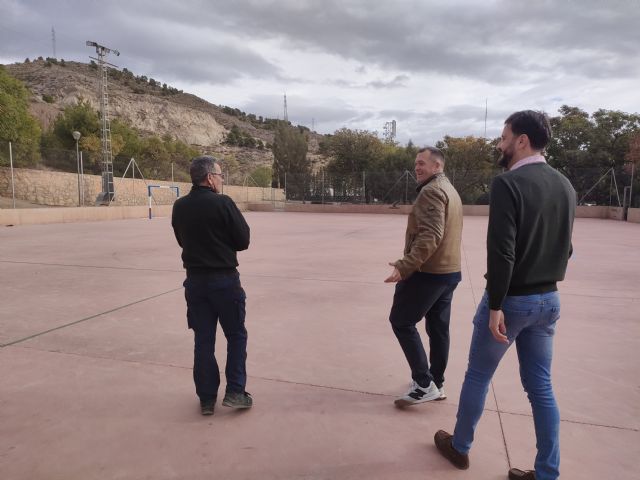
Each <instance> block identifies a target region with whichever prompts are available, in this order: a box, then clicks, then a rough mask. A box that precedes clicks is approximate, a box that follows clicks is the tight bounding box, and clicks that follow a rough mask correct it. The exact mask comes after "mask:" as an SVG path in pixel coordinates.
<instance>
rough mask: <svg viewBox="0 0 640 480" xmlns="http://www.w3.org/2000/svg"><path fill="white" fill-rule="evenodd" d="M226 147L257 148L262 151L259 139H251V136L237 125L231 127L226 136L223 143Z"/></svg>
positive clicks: (261, 143)
mask: <svg viewBox="0 0 640 480" xmlns="http://www.w3.org/2000/svg"><path fill="white" fill-rule="evenodd" d="M224 143H226V144H227V145H237V146H238V147H248V148H257V149H258V150H262V149H263V148H264V143H263V142H262V140H260V139H259V138H253V137H252V136H251V135H249V134H248V133H246V132H245V131H243V130H241V129H240V128H239V127H238V126H237V125H234V126H233V127H231V130H230V131H229V133H228V134H227V137H226V139H225V142H224Z"/></svg>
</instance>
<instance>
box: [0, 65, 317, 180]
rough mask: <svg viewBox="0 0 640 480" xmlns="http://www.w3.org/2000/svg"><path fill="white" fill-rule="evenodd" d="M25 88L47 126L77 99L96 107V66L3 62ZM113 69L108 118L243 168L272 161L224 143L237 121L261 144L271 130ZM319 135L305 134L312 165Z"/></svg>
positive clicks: (263, 154)
mask: <svg viewBox="0 0 640 480" xmlns="http://www.w3.org/2000/svg"><path fill="white" fill-rule="evenodd" d="M5 67H6V69H7V71H8V72H9V73H10V74H11V75H13V76H14V77H16V78H18V79H20V80H21V81H23V82H24V83H25V85H26V86H27V87H28V88H29V89H30V91H31V92H32V94H33V96H32V99H31V106H30V110H31V113H32V114H33V115H34V116H35V117H36V118H38V119H39V120H40V122H41V123H42V125H43V127H44V129H47V128H48V127H49V126H50V125H51V123H52V122H53V120H54V119H55V118H56V116H57V115H58V114H59V113H60V112H61V111H62V110H63V109H64V107H65V106H67V105H71V104H75V103H76V102H77V101H78V99H80V98H82V99H85V100H87V101H89V102H90V103H91V105H92V106H93V107H94V108H95V109H96V110H99V108H100V107H99V100H98V70H97V68H95V65H93V66H92V65H90V64H84V63H78V62H64V63H61V62H58V63H51V62H47V61H45V60H35V61H32V62H28V63H16V64H12V65H6V66H5ZM119 73H120V72H113V74H112V78H110V79H109V107H110V108H109V110H110V116H111V118H112V119H113V118H120V119H122V120H124V121H126V122H127V123H129V124H130V125H131V126H132V127H134V128H135V129H137V130H138V131H139V132H140V133H141V134H143V135H145V134H146V135H158V136H162V135H165V134H168V135H171V136H172V137H174V138H178V139H179V140H182V141H183V142H185V143H188V144H190V145H193V146H195V147H197V148H199V149H200V150H201V151H203V152H206V153H211V154H219V155H223V156H224V155H233V156H235V157H236V158H238V160H240V163H241V164H242V165H245V166H246V168H253V167H255V166H258V165H271V164H272V162H273V154H272V152H271V151H270V150H269V149H262V150H259V149H253V148H243V147H235V146H231V145H227V144H225V143H224V140H225V137H226V134H227V133H228V131H229V130H230V129H231V128H232V127H233V126H234V125H236V126H237V127H238V128H240V129H241V130H242V131H244V132H245V133H247V134H249V135H251V136H252V137H254V138H255V139H259V140H261V141H262V142H264V143H265V144H267V143H272V142H273V135H274V134H273V131H272V130H268V129H265V128H257V127H256V126H254V125H253V124H252V123H250V122H245V121H243V120H241V119H239V118H237V117H236V116H233V115H228V114H226V113H225V112H224V111H223V108H222V107H220V106H217V105H213V104H211V103H209V102H207V101H205V100H203V99H201V98H199V97H196V96H195V95H191V94H188V93H183V92H178V91H176V90H175V89H169V90H167V89H166V88H165V89H163V88H161V86H160V85H157V86H153V85H149V84H148V83H146V82H144V83H140V82H136V81H135V78H134V77H132V76H129V77H127V76H126V75H121V74H119ZM320 138H321V136H320V135H316V134H313V133H311V134H310V136H309V157H310V159H311V160H312V163H313V164H322V163H324V161H325V159H324V158H323V157H322V156H321V155H318V140H319V139H320Z"/></svg>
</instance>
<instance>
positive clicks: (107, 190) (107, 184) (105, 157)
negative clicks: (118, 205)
mask: <svg viewBox="0 0 640 480" xmlns="http://www.w3.org/2000/svg"><path fill="white" fill-rule="evenodd" d="M87 47H95V48H96V54H97V55H98V58H93V57H89V58H91V59H93V60H97V61H98V75H99V77H98V78H99V87H98V88H99V96H100V123H101V131H100V143H101V146H102V192H101V193H100V194H99V195H98V198H97V199H96V203H101V204H109V203H111V201H112V200H113V197H114V196H115V189H114V185H113V157H112V154H111V123H110V122H109V93H108V91H107V66H112V67H116V66H115V65H112V64H110V63H108V62H106V61H105V60H104V57H106V56H107V55H108V54H109V53H113V54H114V55H115V56H119V55H120V52H119V51H118V50H113V49H111V48H107V47H105V46H103V45H98V44H97V43H96V42H90V41H87ZM116 68H117V67H116Z"/></svg>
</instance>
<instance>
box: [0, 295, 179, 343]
mask: <svg viewBox="0 0 640 480" xmlns="http://www.w3.org/2000/svg"><path fill="white" fill-rule="evenodd" d="M178 290H182V287H178V288H172V289H171V290H167V291H166V292H162V293H158V294H156V295H151V296H150V297H146V298H142V299H140V300H136V301H135V302H131V303H127V304H126V305H120V306H119V307H116V308H112V309H111V310H107V311H105V312H100V313H96V314H95V315H91V316H89V317H85V318H81V319H80V320H75V321H73V322H69V323H65V324H64V325H58V326H57V327H53V328H50V329H48V330H45V331H43V332H38V333H34V334H33V335H29V336H28V337H24V338H20V339H18V340H14V341H12V342H8V343H4V344H1V345H0V348H4V347H8V346H11V345H16V344H18V343H22V342H26V341H27V340H31V339H33V338H36V337H40V336H42V335H46V334H47V333H51V332H55V331H56V330H61V329H63V328H67V327H71V326H73V325H77V324H79V323H82V322H86V321H88V320H92V319H94V318H97V317H101V316H102V315H107V314H109V313H113V312H117V311H118V310H122V309H123V308H127V307H131V306H132V305H137V304H138V303H142V302H146V301H147V300H153V299H154V298H158V297H161V296H163V295H167V294H168V293H173V292H176V291H178Z"/></svg>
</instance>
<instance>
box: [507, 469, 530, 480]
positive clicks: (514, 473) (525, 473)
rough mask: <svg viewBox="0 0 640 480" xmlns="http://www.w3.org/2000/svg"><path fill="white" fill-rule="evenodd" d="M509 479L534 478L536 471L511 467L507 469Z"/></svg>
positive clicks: (523, 479) (524, 479) (528, 479)
mask: <svg viewBox="0 0 640 480" xmlns="http://www.w3.org/2000/svg"><path fill="white" fill-rule="evenodd" d="M509 480H536V472H534V471H533V470H520V469H519V468H512V469H511V470H509Z"/></svg>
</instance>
